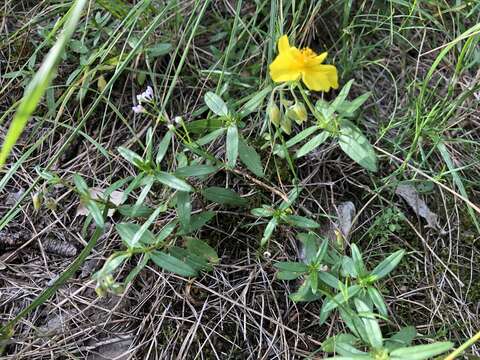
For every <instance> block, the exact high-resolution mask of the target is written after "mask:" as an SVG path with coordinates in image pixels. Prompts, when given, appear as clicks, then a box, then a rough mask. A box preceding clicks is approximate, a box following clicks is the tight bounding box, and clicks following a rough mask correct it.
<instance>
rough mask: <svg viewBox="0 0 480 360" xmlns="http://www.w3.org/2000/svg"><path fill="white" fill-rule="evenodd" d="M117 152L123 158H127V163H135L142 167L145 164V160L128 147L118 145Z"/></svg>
mask: <svg viewBox="0 0 480 360" xmlns="http://www.w3.org/2000/svg"><path fill="white" fill-rule="evenodd" d="M118 152H119V153H120V155H121V156H122V157H123V158H124V159H125V160H127V161H128V162H129V163H131V164H132V165H135V166H136V167H138V168H142V167H143V166H144V164H145V162H144V161H143V158H142V157H141V156H140V155H138V154H137V153H136V152H135V151H132V150H130V149H127V148H124V147H122V146H120V147H119V148H118Z"/></svg>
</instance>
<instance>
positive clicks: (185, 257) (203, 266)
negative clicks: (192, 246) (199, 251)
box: [169, 246, 212, 271]
mask: <svg viewBox="0 0 480 360" xmlns="http://www.w3.org/2000/svg"><path fill="white" fill-rule="evenodd" d="M169 253H170V255H172V256H174V257H175V258H177V259H178V260H180V261H183V262H185V263H186V264H187V265H189V266H191V267H192V268H193V269H195V271H200V270H203V271H210V270H211V269H212V266H211V265H210V264H209V263H208V261H207V259H204V258H203V257H201V256H198V255H196V254H194V253H192V252H190V251H189V250H187V249H184V248H180V247H178V246H173V247H171V248H170V250H169Z"/></svg>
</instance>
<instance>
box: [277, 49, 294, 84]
mask: <svg viewBox="0 0 480 360" xmlns="http://www.w3.org/2000/svg"><path fill="white" fill-rule="evenodd" d="M300 75H301V71H300V69H299V67H298V64H297V61H296V59H295V56H294V54H293V53H292V52H291V51H286V52H282V53H280V54H279V55H278V56H277V57H276V58H275V60H273V62H272V63H271V64H270V77H271V78H272V80H273V81H275V82H284V81H294V80H297V79H298V78H299V77H300Z"/></svg>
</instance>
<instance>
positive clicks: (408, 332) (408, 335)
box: [385, 326, 417, 351]
mask: <svg viewBox="0 0 480 360" xmlns="http://www.w3.org/2000/svg"><path fill="white" fill-rule="evenodd" d="M416 336H417V330H416V329H415V327H414V326H406V327H403V328H401V329H400V331H398V332H397V333H396V334H394V335H393V336H391V337H390V338H389V339H387V341H386V342H385V348H387V349H388V350H389V351H393V350H395V349H399V348H401V347H407V346H410V345H411V344H412V341H413V339H415V337H416Z"/></svg>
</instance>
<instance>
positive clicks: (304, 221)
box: [285, 215, 320, 229]
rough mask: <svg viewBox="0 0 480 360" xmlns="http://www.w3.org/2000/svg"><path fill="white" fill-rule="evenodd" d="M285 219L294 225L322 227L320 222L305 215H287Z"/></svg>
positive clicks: (313, 227)
mask: <svg viewBox="0 0 480 360" xmlns="http://www.w3.org/2000/svg"><path fill="white" fill-rule="evenodd" d="M285 220H286V221H287V222H288V224H290V225H292V226H295V227H300V228H304V229H316V228H318V227H320V224H318V223H317V222H316V221H314V220H311V219H309V218H306V217H304V216H298V215H286V216H285Z"/></svg>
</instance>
